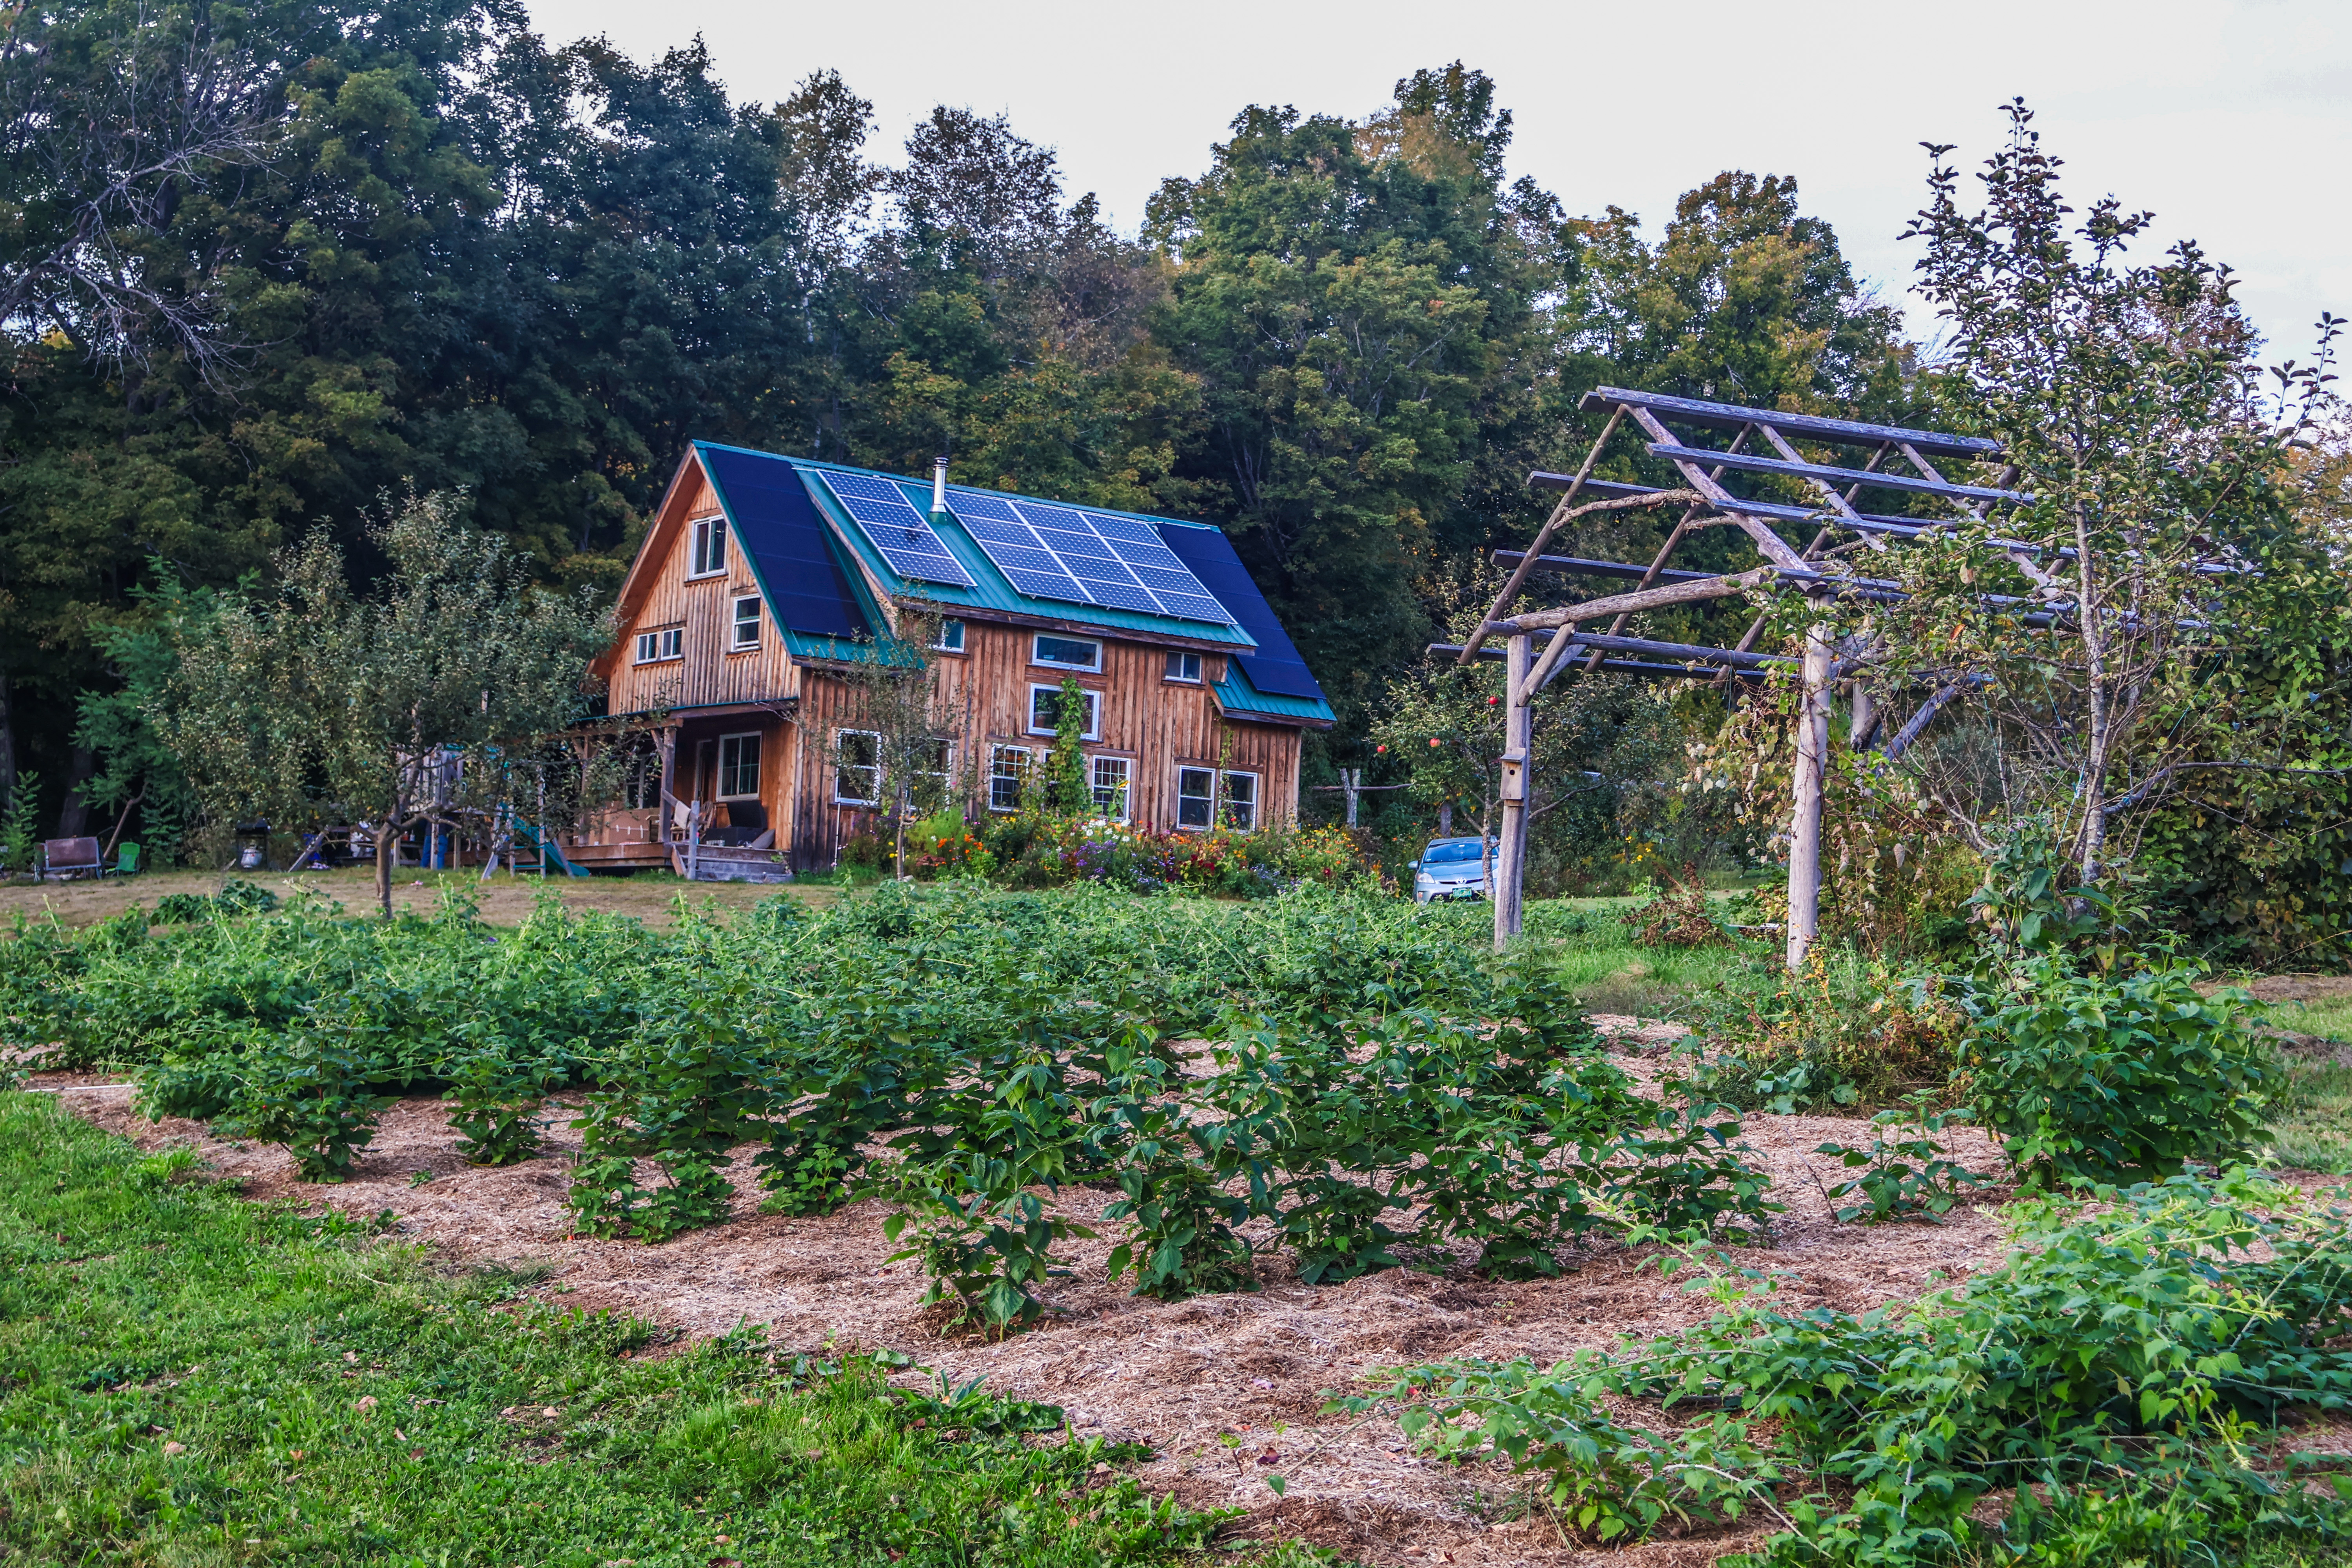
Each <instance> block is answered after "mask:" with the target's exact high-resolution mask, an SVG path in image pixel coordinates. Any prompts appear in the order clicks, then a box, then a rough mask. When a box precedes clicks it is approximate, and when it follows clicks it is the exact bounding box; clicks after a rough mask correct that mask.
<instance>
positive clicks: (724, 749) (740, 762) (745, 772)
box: [719, 733, 760, 800]
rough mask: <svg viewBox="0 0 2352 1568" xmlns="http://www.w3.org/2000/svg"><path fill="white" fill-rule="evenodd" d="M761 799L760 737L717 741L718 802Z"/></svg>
mask: <svg viewBox="0 0 2352 1568" xmlns="http://www.w3.org/2000/svg"><path fill="white" fill-rule="evenodd" d="M759 795H760V737H759V735H758V734H757V733H753V734H748V735H721V736H719V799H721V800H756V799H758V798H759Z"/></svg>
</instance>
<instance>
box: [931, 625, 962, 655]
mask: <svg viewBox="0 0 2352 1568" xmlns="http://www.w3.org/2000/svg"><path fill="white" fill-rule="evenodd" d="M931 646H932V647H935V648H938V649H940V651H941V652H942V653H961V652H962V651H963V622H962V621H961V620H958V619H956V618H955V617H954V616H950V617H949V618H948V619H946V620H943V621H941V622H940V629H939V630H938V632H936V633H935V634H933V636H932V637H931Z"/></svg>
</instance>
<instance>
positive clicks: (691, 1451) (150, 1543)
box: [0, 1094, 1314, 1568]
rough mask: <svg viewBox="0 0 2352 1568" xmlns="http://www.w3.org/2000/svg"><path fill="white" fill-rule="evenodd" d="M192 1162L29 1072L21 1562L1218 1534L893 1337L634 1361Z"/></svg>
mask: <svg viewBox="0 0 2352 1568" xmlns="http://www.w3.org/2000/svg"><path fill="white" fill-rule="evenodd" d="M186 1163H187V1162H186V1159H185V1156H184V1155H183V1156H180V1157H178V1158H176V1159H174V1158H171V1157H165V1158H142V1157H141V1156H140V1155H139V1154H138V1152H136V1151H135V1150H134V1149H132V1148H131V1145H129V1144H128V1143H126V1142H123V1141H121V1140H120V1139H117V1138H113V1137H110V1136H109V1135H106V1134H103V1133H100V1132H99V1131H96V1130H94V1129H92V1128H90V1127H89V1126H88V1125H87V1124H85V1123H82V1122H80V1121H77V1120H76V1119H74V1118H73V1117H72V1116H70V1115H69V1114H68V1113H67V1112H65V1111H64V1110H61V1109H60V1108H59V1107H58V1104H57V1103H56V1102H55V1100H52V1099H51V1098H49V1097H47V1096H42V1095H35V1094H19V1095H0V1562H24V1563H85V1562H89V1563H96V1562H124V1563H171V1564H174V1565H184V1568H208V1565H211V1564H232V1563H240V1564H241V1563H301V1564H305V1565H312V1564H319V1565H335V1568H342V1565H346V1564H362V1563H367V1564H387V1565H398V1568H409V1565H420V1568H421V1565H425V1564H432V1565H434V1568H441V1565H443V1564H492V1563H530V1564H551V1565H559V1568H597V1565H599V1564H614V1563H624V1562H627V1563H635V1564H636V1565H637V1568H686V1565H688V1564H691V1565H692V1568H709V1565H711V1564H727V1563H743V1564H786V1563H790V1564H796V1565H797V1564H835V1563H838V1564H867V1563H872V1564H877V1565H880V1564H886V1563H900V1564H901V1565H902V1568H914V1565H928V1564H933V1563H939V1564H947V1563H954V1564H958V1565H960V1568H961V1565H966V1564H971V1565H979V1564H990V1565H996V1564H1003V1565H1007V1568H1011V1565H1020V1568H1030V1565H1035V1568H1055V1565H1062V1564H1069V1565H1073V1568H1075V1565H1076V1564H1082V1563H1084V1564H1092V1563H1134V1564H1173V1563H1190V1562H1193V1561H1196V1560H1199V1559H1200V1558H1201V1557H1202V1556H1203V1555H1204V1554H1205V1553H1207V1552H1212V1551H1213V1550H1214V1549H1213V1548H1212V1547H1211V1545H1210V1541H1211V1537H1212V1536H1213V1532H1214V1530H1215V1521H1213V1520H1211V1519H1208V1518H1204V1517H1202V1516H1198V1515H1187V1514H1184V1513H1182V1512H1181V1511H1180V1510H1176V1509H1175V1508H1174V1507H1173V1505H1172V1504H1171V1503H1166V1502H1161V1503H1154V1502H1153V1501H1152V1500H1150V1499H1149V1498H1148V1497H1146V1496H1145V1495H1144V1494H1143V1493H1142V1492H1141V1491H1140V1490H1139V1488H1138V1487H1137V1486H1136V1484H1135V1482H1134V1481H1133V1480H1132V1479H1129V1477H1128V1476H1127V1475H1125V1474H1124V1473H1123V1472H1124V1471H1125V1469H1126V1468H1129V1466H1130V1465H1131V1463H1132V1461H1134V1460H1135V1459H1136V1458H1139V1450H1138V1449H1136V1448H1134V1447H1110V1446H1106V1445H1105V1444H1103V1443H1101V1442H1099V1441H1091V1440H1069V1439H1067V1438H1066V1435H1065V1433H1063V1432H1062V1431H1060V1430H1058V1429H1056V1430H1055V1431H1053V1432H1051V1433H1046V1434H1039V1435H1032V1436H1026V1437H1024V1436H1020V1435H1019V1434H1017V1433H1003V1432H998V1433H996V1434H993V1435H991V1434H989V1433H988V1432H986V1431H985V1430H975V1428H984V1427H985V1426H987V1425H988V1422H987V1421H985V1420H983V1419H978V1418H976V1417H975V1416H974V1415H972V1414H971V1412H968V1411H965V1412H960V1414H959V1416H958V1420H959V1421H960V1422H963V1423H967V1425H958V1426H943V1425H942V1424H940V1422H939V1421H937V1420H927V1418H926V1414H925V1412H923V1411H922V1410H921V1409H920V1408H919V1406H915V1405H908V1403H906V1402H905V1401H904V1400H903V1399H902V1398H901V1397H900V1396H898V1395H897V1394H892V1393H891V1392H889V1391H888V1390H887V1387H886V1386H885V1385H884V1384H883V1382H882V1376H881V1373H880V1372H879V1371H878V1370H877V1369H876V1368H875V1366H874V1365H873V1363H871V1362H870V1361H865V1362H860V1361H858V1360H856V1359H853V1358H849V1357H846V1356H841V1357H836V1358H835V1362H834V1364H837V1365H839V1366H840V1367H841V1368H842V1370H841V1371H840V1373H839V1374H838V1375H825V1374H824V1373H823V1372H822V1371H819V1370H812V1369H811V1368H810V1366H809V1365H808V1363H807V1362H806V1360H805V1359H803V1360H801V1361H800V1362H799V1363H798V1370H797V1372H796V1370H795V1366H796V1363H795V1358H794V1357H793V1356H792V1355H790V1354H782V1353H779V1352H775V1351H773V1350H772V1349H770V1348H769V1347H766V1346H764V1345H762V1344H761V1342H759V1340H758V1339H757V1337H756V1336H754V1335H751V1334H739V1335H736V1336H730V1338H727V1339H724V1340H720V1341H716V1342H705V1343H702V1344H699V1345H697V1346H693V1347H690V1348H683V1349H680V1350H678V1351H677V1353H674V1354H668V1355H663V1356H657V1357H652V1358H643V1359H634V1358H633V1356H632V1354H630V1353H628V1352H633V1350H634V1348H635V1347H636V1346H640V1345H642V1344H644V1343H645V1342H646V1335H647V1328H646V1325H644V1324H642V1323H633V1322H631V1321H627V1320H620V1319H614V1318H612V1317H609V1316H592V1315H588V1314H583V1313H581V1312H577V1311H563V1310H557V1309H554V1308H550V1307H547V1306H543V1305H541V1304H539V1303H536V1302H530V1301H509V1300H502V1298H503V1297H505V1296H507V1295H509V1293H510V1292H511V1289H512V1279H511V1277H509V1276H502V1275H499V1274H495V1273H493V1274H482V1273H475V1274H471V1275H462V1276H453V1275H450V1274H447V1273H445V1272H439V1271H436V1269H435V1268H433V1266H432V1265H431V1262H430V1260H429V1258H427V1256H426V1255H425V1254H424V1253H423V1252H421V1251H419V1250H417V1249H415V1248H413V1247H405V1246H404V1245H401V1244H399V1243H398V1242H397V1241H396V1240H394V1239H391V1238H377V1237H372V1236H358V1237H354V1236H351V1235H348V1234H347V1235H343V1236H340V1237H337V1236H320V1235H317V1234H314V1232H315V1227H314V1226H307V1225H306V1224H305V1222H303V1221H302V1219H301V1218H300V1217H299V1215H297V1214H296V1213H295V1212H294V1211H293V1210H292V1209H290V1208H289V1207H287V1206H285V1205H251V1204H247V1203H245V1202H244V1201H242V1200H241V1199H239V1198H237V1197H236V1196H235V1195H234V1194H232V1193H231V1192H229V1191H226V1190H225V1189H222V1188H219V1187H215V1186H210V1185H206V1184H203V1183H202V1182H200V1181H191V1180H187V1179H184V1178H185V1177H186V1176H187V1174H188V1173H187V1171H186V1169H185V1166H186ZM992 1408H993V1409H994V1410H995V1411H997V1412H998V1413H1000V1414H1001V1413H1003V1411H1004V1410H1005V1409H1006V1408H1007V1407H1005V1406H1002V1405H993V1406H992ZM932 1414H933V1415H936V1412H934V1413H932ZM1215 1556H1216V1560H1218V1561H1222V1562H1231V1561H1235V1559H1234V1558H1233V1557H1231V1556H1229V1555H1227V1554H1225V1553H1223V1552H1216V1553H1215ZM1312 1560H1314V1559H1313V1557H1312V1554H1310V1553H1309V1552H1307V1551H1306V1550H1305V1549H1303V1548H1297V1547H1282V1548H1274V1549H1271V1550H1269V1551H1266V1552H1263V1553H1261V1554H1257V1555H1255V1556H1253V1557H1244V1558H1242V1559H1240V1561H1244V1562H1250V1561H1255V1562H1258V1563H1265V1564H1268V1565H1269V1568H1271V1565H1276V1564H1303V1563H1307V1562H1309V1561H1312Z"/></svg>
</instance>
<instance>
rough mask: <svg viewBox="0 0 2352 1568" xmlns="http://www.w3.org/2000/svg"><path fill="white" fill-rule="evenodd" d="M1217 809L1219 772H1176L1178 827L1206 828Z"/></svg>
mask: <svg viewBox="0 0 2352 1568" xmlns="http://www.w3.org/2000/svg"><path fill="white" fill-rule="evenodd" d="M1216 809H1217V770H1216V769H1214V768H1178V769H1177V770H1176V826H1179V827H1206V826H1209V821H1210V818H1211V817H1212V816H1213V815H1214V814H1215V812H1216Z"/></svg>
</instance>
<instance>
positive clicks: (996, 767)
mask: <svg viewBox="0 0 2352 1568" xmlns="http://www.w3.org/2000/svg"><path fill="white" fill-rule="evenodd" d="M1028 777H1029V748H1028V747H1026V746H996V747H992V748H991V749H990V751H989V753H988V809H989V810H991V811H1018V810H1020V809H1021V786H1022V785H1023V784H1024V783H1025V782H1027V780H1028Z"/></svg>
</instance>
